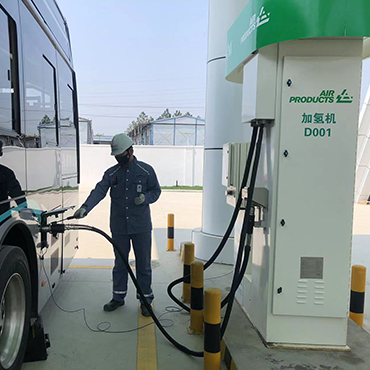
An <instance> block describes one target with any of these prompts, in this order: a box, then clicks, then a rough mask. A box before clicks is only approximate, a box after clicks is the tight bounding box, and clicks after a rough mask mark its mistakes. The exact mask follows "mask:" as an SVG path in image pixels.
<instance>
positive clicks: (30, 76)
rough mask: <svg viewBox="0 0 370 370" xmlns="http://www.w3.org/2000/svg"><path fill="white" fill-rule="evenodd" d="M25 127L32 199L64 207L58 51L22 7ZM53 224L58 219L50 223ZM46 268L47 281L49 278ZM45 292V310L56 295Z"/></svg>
mask: <svg viewBox="0 0 370 370" xmlns="http://www.w3.org/2000/svg"><path fill="white" fill-rule="evenodd" d="M21 21H22V37H23V71H24V86H25V108H24V115H25V126H24V135H23V145H24V146H25V148H26V160H27V162H26V163H27V164H26V166H27V192H26V195H27V201H28V202H29V203H30V201H32V203H33V204H37V205H38V206H39V208H40V209H42V210H52V209H54V208H58V207H61V206H62V205H63V199H62V177H61V176H62V168H61V150H60V133H59V131H60V130H59V108H58V90H57V60H56V59H57V52H56V50H55V48H54V46H53V45H52V43H51V41H50V40H49V39H48V38H47V36H46V35H45V33H44V32H43V30H42V29H41V27H40V26H39V25H38V24H37V22H35V20H34V18H33V16H32V15H31V14H30V13H29V12H28V10H27V9H26V8H25V7H24V6H22V4H21ZM50 221H53V220H52V219H50ZM61 239H62V238H60V237H58V238H54V237H52V236H48V242H49V248H48V249H47V251H44V252H43V253H46V254H45V259H44V261H43V262H42V263H43V264H44V266H45V271H46V274H47V275H48V276H49V278H50V281H51V284H52V287H55V286H56V284H57V283H58V281H59V278H60V274H61V272H62V270H61V266H62V263H61V260H62V242H61ZM44 275H45V273H44V270H43V269H41V267H40V276H41V279H40V280H41V281H42V280H43V279H45V276H44ZM47 290H48V288H46V289H45V288H40V298H39V304H40V306H41V307H42V306H43V304H44V303H45V302H46V300H47V299H48V297H49V296H50V294H49V292H48V291H47Z"/></svg>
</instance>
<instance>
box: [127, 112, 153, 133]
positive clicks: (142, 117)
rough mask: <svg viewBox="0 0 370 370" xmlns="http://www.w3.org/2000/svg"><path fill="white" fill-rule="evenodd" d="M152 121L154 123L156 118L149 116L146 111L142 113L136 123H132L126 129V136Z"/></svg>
mask: <svg viewBox="0 0 370 370" xmlns="http://www.w3.org/2000/svg"><path fill="white" fill-rule="evenodd" d="M151 121H154V118H153V117H152V116H148V115H147V114H146V113H145V112H144V111H143V112H141V113H140V114H139V115H138V117H137V118H136V120H135V121H132V122H131V125H129V126H128V127H127V129H126V134H129V133H130V132H132V131H134V130H135V129H137V128H139V127H140V125H143V124H145V123H149V122H151Z"/></svg>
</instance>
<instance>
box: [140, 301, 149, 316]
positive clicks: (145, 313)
mask: <svg viewBox="0 0 370 370" xmlns="http://www.w3.org/2000/svg"><path fill="white" fill-rule="evenodd" d="M140 308H141V314H142V315H143V316H146V317H148V316H150V312H149V310H148V309H147V308H146V307H145V304H142V305H141V306H140Z"/></svg>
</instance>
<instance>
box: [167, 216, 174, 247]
mask: <svg viewBox="0 0 370 370" xmlns="http://www.w3.org/2000/svg"><path fill="white" fill-rule="evenodd" d="M174 238H175V215H174V214H173V213H169V214H168V215H167V251H169V252H173V251H174V250H175V247H174V246H175V239H174Z"/></svg>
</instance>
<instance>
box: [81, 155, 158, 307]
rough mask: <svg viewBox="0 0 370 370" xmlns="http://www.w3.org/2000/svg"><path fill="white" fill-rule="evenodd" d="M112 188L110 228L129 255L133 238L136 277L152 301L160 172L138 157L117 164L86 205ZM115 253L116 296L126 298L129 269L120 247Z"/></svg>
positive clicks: (106, 172)
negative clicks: (154, 218)
mask: <svg viewBox="0 0 370 370" xmlns="http://www.w3.org/2000/svg"><path fill="white" fill-rule="evenodd" d="M108 189H110V196H111V208H110V228H111V232H112V236H113V239H114V240H115V242H116V243H117V246H118V248H119V249H120V250H121V251H122V253H124V255H125V256H126V258H127V259H128V256H129V252H130V244H131V242H132V244H133V248H134V252H135V260H136V277H137V279H138V283H139V285H140V287H141V289H142V290H143V292H144V295H145V297H146V298H147V300H148V302H151V301H152V300H153V299H154V296H153V291H152V287H151V285H152V268H151V244H152V221H151V217H150V208H149V204H151V203H154V202H155V201H157V199H158V198H159V196H160V194H161V187H160V185H159V183H158V180H157V176H156V174H155V172H154V169H153V168H152V167H151V166H149V165H148V164H146V163H144V162H140V161H138V160H137V159H136V157H134V160H133V161H132V162H131V163H129V165H127V166H121V165H119V164H116V165H115V166H113V167H111V168H109V169H108V170H107V171H105V173H104V176H103V179H102V180H101V181H100V182H98V183H97V184H96V186H95V189H94V190H92V191H91V193H90V195H89V197H88V198H87V199H86V201H85V203H84V204H83V207H85V208H86V210H87V212H90V211H91V210H92V209H93V208H94V207H95V206H96V205H97V204H98V203H99V202H100V201H101V200H102V199H104V198H105V196H106V194H107V191H108ZM140 194H145V201H144V203H142V204H140V205H135V203H134V199H135V198H136V197H138V196H139V195H140ZM114 253H115V257H116V259H115V264H114V268H113V299H115V300H117V301H123V300H124V298H125V297H126V294H127V278H128V273H127V270H126V267H125V265H124V263H123V260H122V259H121V257H120V255H119V254H118V253H117V252H116V251H114ZM138 299H140V297H139V296H138ZM141 303H142V302H141Z"/></svg>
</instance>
